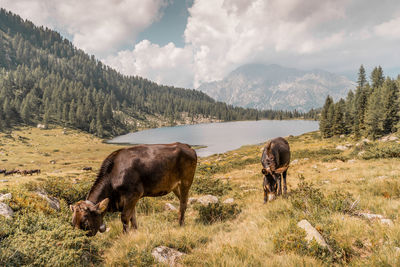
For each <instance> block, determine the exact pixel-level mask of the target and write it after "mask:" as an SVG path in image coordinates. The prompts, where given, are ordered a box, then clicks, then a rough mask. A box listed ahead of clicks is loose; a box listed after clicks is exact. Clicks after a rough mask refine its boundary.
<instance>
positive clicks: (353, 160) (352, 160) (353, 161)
mask: <svg viewBox="0 0 400 267" xmlns="http://www.w3.org/2000/svg"><path fill="white" fill-rule="evenodd" d="M347 162H348V163H355V162H356V160H355V159H350V160H348V161H347Z"/></svg>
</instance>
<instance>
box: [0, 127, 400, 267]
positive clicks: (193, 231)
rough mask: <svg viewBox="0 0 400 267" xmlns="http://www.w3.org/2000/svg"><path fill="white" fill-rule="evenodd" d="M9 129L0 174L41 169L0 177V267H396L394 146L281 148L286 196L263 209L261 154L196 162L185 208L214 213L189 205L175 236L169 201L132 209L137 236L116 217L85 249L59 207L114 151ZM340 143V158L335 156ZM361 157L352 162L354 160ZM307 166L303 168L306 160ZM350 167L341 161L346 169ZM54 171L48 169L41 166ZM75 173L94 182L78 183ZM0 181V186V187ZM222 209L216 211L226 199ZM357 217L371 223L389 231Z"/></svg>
mask: <svg viewBox="0 0 400 267" xmlns="http://www.w3.org/2000/svg"><path fill="white" fill-rule="evenodd" d="M62 131H63V130H62V129H50V130H39V129H21V130H20V131H14V132H12V133H9V134H0V163H1V166H0V168H6V169H13V168H18V169H37V168H39V169H41V171H42V172H41V174H40V175H33V176H30V175H28V176H21V175H15V176H10V177H7V178H5V179H7V180H8V181H7V182H2V183H0V192H1V193H7V192H11V193H12V194H13V198H12V199H11V200H7V201H5V203H7V204H9V205H10V206H11V207H12V209H13V210H14V211H15V217H14V218H13V220H6V219H4V218H2V217H0V265H1V266H3V265H6V266H22V265H30V266H38V265H54V266H80V265H82V266H91V265H92V266H149V265H154V264H157V263H156V262H155V261H154V259H153V257H152V256H151V251H152V250H153V248H154V247H156V246H160V245H164V246H168V247H171V248H174V249H177V250H179V251H181V252H183V253H185V254H186V255H185V256H184V257H183V258H182V259H181V260H180V264H182V265H183V266H265V265H267V266H327V265H328V266H330V265H337V266H341V265H350V266H399V264H400V260H399V257H398V254H397V253H398V252H396V250H395V247H400V225H399V219H398V209H399V207H400V193H399V187H400V184H399V180H398V179H399V175H400V159H399V158H398V156H397V153H398V152H397V150H398V144H397V143H395V142H388V143H378V142H376V143H372V144H368V145H362V146H359V147H356V146H355V143H356V141H353V140H351V139H350V138H344V139H342V138H340V139H339V138H336V139H335V138H334V139H329V140H325V139H321V138H320V136H319V133H318V132H313V133H309V134H305V135H302V136H296V137H290V138H288V140H289V143H290V146H291V151H292V160H294V159H297V160H298V161H297V164H292V165H291V166H290V167H289V170H288V178H287V182H288V195H287V197H286V198H283V197H279V198H278V199H277V200H275V201H273V202H268V203H267V204H265V205H264V204H263V190H262V186H261V185H262V175H261V174H260V170H261V164H260V161H259V160H260V157H261V152H262V149H263V146H262V145H254V146H245V147H242V148H240V149H238V150H236V151H231V152H228V153H225V154H219V155H213V156H210V157H207V158H200V159H199V164H198V168H197V172H196V176H195V180H194V183H193V185H192V188H191V191H190V197H192V196H194V197H197V196H201V195H205V194H213V195H216V196H218V197H219V199H220V202H219V203H218V204H212V205H209V206H205V207H200V206H197V204H196V205H189V206H188V210H187V213H186V221H185V226H183V227H179V224H178V212H177V211H168V210H165V208H164V206H165V203H167V202H169V203H171V204H173V205H174V206H176V207H178V206H179V201H178V199H177V198H176V197H175V196H174V195H173V194H172V193H171V194H168V195H166V196H163V197H158V198H144V199H142V200H140V202H139V203H138V206H137V220H138V226H139V229H138V230H136V231H131V232H130V233H128V234H123V233H122V224H121V222H120V218H119V214H118V213H114V214H107V215H106V217H105V222H106V224H107V227H108V228H109V231H108V232H105V233H103V234H97V235H96V236H95V237H91V238H88V237H86V235H85V233H84V232H83V231H79V230H74V229H72V228H71V226H70V221H71V213H70V211H69V209H68V205H69V204H71V203H74V202H75V201H77V200H80V199H83V198H85V196H86V194H87V192H88V191H89V189H90V187H91V185H92V183H93V181H94V179H95V177H96V172H97V170H98V168H99V166H100V164H101V162H102V160H103V159H104V158H105V157H106V156H107V155H108V154H109V153H110V152H111V151H114V150H116V149H118V148H120V146H116V145H108V144H104V143H102V140H99V139H97V138H94V137H92V136H90V135H87V134H84V133H81V132H79V131H74V130H67V133H68V134H66V135H64V134H62ZM345 143H351V144H352V145H353V146H352V148H350V149H349V150H346V151H340V150H336V149H335V147H336V146H337V145H339V144H341V145H343V144H345ZM362 151H365V152H363V153H361V156H359V155H358V154H359V152H362ZM306 158H308V159H306ZM350 159H351V160H352V161H350ZM53 160H54V161H55V163H54V164H52V163H50V161H53ZM85 166H91V167H93V169H94V171H90V172H84V171H82V168H83V167H85ZM0 178H2V177H0ZM38 190H43V191H46V192H47V193H48V194H50V195H52V196H54V197H57V198H58V199H60V201H61V211H59V212H57V211H54V210H52V209H51V208H50V207H49V205H48V204H47V202H46V201H44V200H43V199H41V198H40V197H38V196H37V195H36V191H38ZM230 197H232V198H234V200H235V201H234V204H221V203H222V201H223V200H224V199H226V198H230ZM358 212H371V213H378V214H382V215H383V216H384V217H386V218H390V219H392V220H393V222H394V225H393V226H387V225H384V224H381V223H380V222H379V221H369V220H366V219H363V218H361V217H359V216H357V213H358ZM301 219H307V220H309V222H310V223H311V224H312V225H313V226H314V227H315V228H316V229H317V230H318V231H319V232H320V233H321V235H322V236H323V237H324V238H325V239H326V241H327V243H328V244H329V245H330V246H331V248H332V251H333V253H331V252H329V251H327V250H326V249H324V248H322V247H320V246H319V245H318V244H316V243H315V242H311V243H307V242H306V241H305V239H304V237H305V233H304V231H303V230H302V229H300V228H298V227H297V226H296V225H297V222H298V221H300V220H301Z"/></svg>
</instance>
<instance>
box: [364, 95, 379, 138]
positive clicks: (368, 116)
mask: <svg viewBox="0 0 400 267" xmlns="http://www.w3.org/2000/svg"><path fill="white" fill-rule="evenodd" d="M381 91H382V88H381V87H380V88H377V89H376V90H374V92H373V93H372V95H371V96H370V97H369V99H368V106H367V110H366V112H365V135H367V136H369V137H371V138H372V139H376V138H378V137H379V136H381V134H382V132H383V112H382V99H381Z"/></svg>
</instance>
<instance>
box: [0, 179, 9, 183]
mask: <svg viewBox="0 0 400 267" xmlns="http://www.w3.org/2000/svg"><path fill="white" fill-rule="evenodd" d="M0 182H2V183H7V182H8V180H5V179H3V180H0Z"/></svg>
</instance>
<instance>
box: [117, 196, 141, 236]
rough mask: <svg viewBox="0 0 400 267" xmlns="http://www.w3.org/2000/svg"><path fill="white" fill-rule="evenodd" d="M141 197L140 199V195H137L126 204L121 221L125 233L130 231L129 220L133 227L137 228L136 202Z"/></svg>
mask: <svg viewBox="0 0 400 267" xmlns="http://www.w3.org/2000/svg"><path fill="white" fill-rule="evenodd" d="M139 199H140V196H135V197H133V198H131V199H130V200H128V201H126V202H125V206H124V208H123V210H122V213H121V222H122V226H123V228H124V233H127V232H128V228H129V221H130V222H131V227H132V228H133V229H137V222H136V212H135V207H136V203H137V202H138V201H139Z"/></svg>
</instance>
